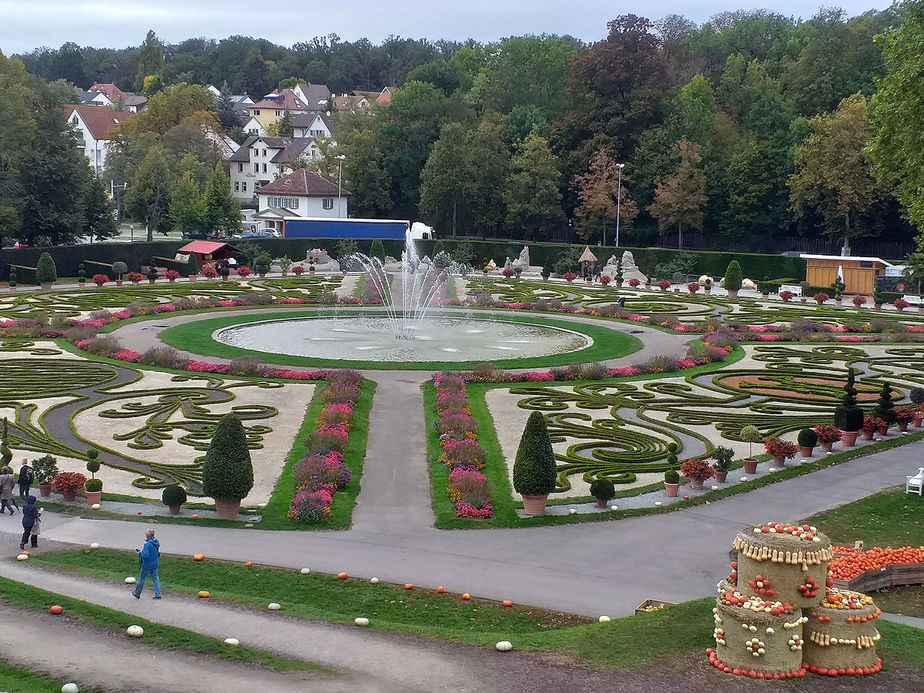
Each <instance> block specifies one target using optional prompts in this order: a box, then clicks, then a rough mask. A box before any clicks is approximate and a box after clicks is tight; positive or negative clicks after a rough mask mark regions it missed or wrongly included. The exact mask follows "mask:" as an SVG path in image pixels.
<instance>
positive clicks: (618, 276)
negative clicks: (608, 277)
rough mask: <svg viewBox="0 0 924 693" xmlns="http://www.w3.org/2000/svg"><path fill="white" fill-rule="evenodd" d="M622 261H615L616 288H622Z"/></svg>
mask: <svg viewBox="0 0 924 693" xmlns="http://www.w3.org/2000/svg"><path fill="white" fill-rule="evenodd" d="M622 279H623V277H622V259H621V258H619V259H617V260H616V288H621V287H622Z"/></svg>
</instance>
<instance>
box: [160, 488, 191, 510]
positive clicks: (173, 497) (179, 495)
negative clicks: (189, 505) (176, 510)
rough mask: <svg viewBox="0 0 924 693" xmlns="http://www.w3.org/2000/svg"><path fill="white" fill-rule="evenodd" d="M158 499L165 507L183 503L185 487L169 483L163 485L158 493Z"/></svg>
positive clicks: (184, 500)
mask: <svg viewBox="0 0 924 693" xmlns="http://www.w3.org/2000/svg"><path fill="white" fill-rule="evenodd" d="M160 499H161V501H162V502H163V504H164V505H166V506H167V507H170V506H173V505H183V503H185V502H186V489H184V488H183V487H182V486H180V485H179V484H170V485H169V486H165V487H164V490H163V491H162V492H161V494H160Z"/></svg>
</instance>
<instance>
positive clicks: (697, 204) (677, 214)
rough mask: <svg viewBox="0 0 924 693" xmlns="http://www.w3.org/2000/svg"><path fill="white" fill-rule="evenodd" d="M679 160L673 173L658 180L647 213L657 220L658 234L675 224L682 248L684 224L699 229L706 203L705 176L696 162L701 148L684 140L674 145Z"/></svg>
mask: <svg viewBox="0 0 924 693" xmlns="http://www.w3.org/2000/svg"><path fill="white" fill-rule="evenodd" d="M677 152H678V154H679V155H680V163H679V164H678V166H677V168H676V170H675V171H674V173H673V174H672V175H670V176H668V177H666V178H661V179H659V180H658V184H657V188H655V197H654V202H652V203H651V206H649V207H648V212H649V214H651V216H652V217H654V219H655V220H657V222H658V228H659V229H660V231H661V233H662V234H664V233H666V232H667V231H668V230H669V229H672V228H673V227H675V226H676V227H677V233H678V239H677V247H678V248H682V247H683V227H684V226H686V227H687V228H688V229H699V228H701V227H702V223H703V207H704V206H705V204H706V202H707V199H708V198H707V197H706V177H705V175H704V174H703V171H702V169H700V168H699V163H700V162H701V161H702V157H701V156H700V153H699V152H700V147H699V145H697V144H692V143H691V142H688V141H687V140H680V142H679V143H678V144H677Z"/></svg>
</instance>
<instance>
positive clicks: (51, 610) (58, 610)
mask: <svg viewBox="0 0 924 693" xmlns="http://www.w3.org/2000/svg"><path fill="white" fill-rule="evenodd" d="M48 611H49V613H52V614H54V615H55V616H58V615H59V614H62V613H64V607H63V606H60V605H58V604H55V605H54V606H52V607H50V608H49V609H48Z"/></svg>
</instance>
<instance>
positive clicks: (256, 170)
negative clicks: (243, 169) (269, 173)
mask: <svg viewBox="0 0 924 693" xmlns="http://www.w3.org/2000/svg"><path fill="white" fill-rule="evenodd" d="M253 172H254V173H260V164H257V163H254V165H253Z"/></svg>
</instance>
